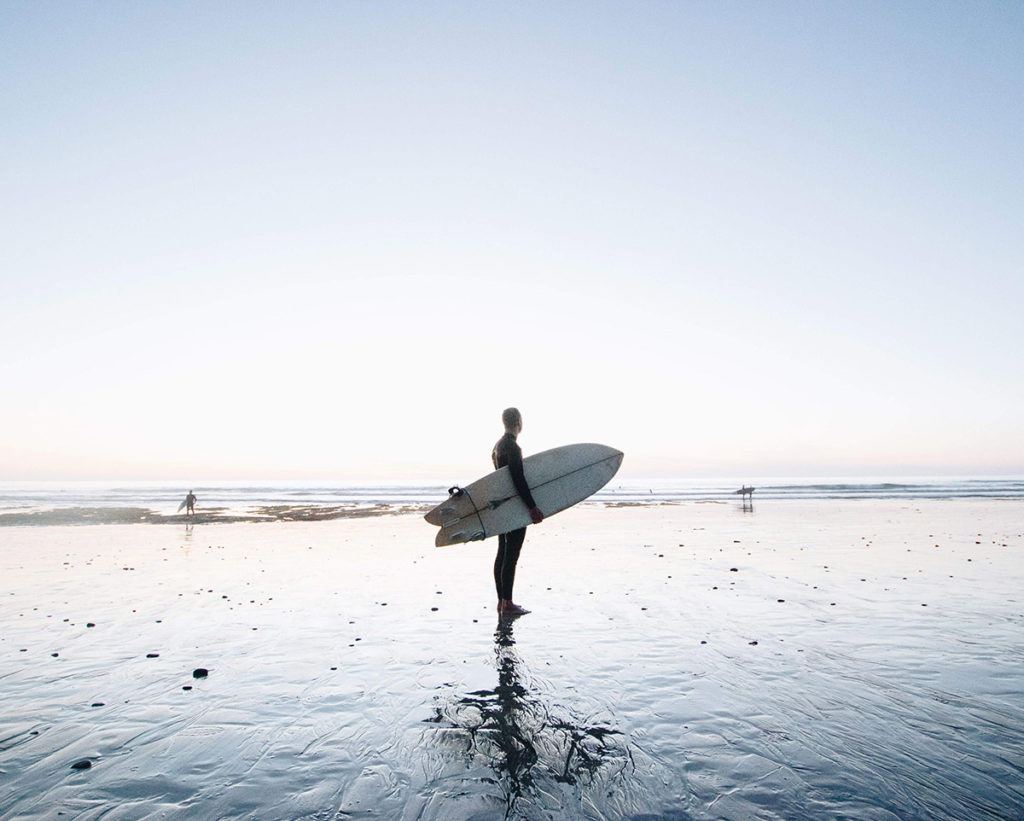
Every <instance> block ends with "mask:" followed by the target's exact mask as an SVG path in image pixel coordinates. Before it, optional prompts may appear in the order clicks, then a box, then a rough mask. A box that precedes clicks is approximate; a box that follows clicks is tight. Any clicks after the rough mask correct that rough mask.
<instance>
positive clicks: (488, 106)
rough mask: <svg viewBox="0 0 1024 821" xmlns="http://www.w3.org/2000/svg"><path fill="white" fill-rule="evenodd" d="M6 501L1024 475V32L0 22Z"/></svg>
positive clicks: (770, 6)
mask: <svg viewBox="0 0 1024 821" xmlns="http://www.w3.org/2000/svg"><path fill="white" fill-rule="evenodd" d="M0 78H2V83H0V123H2V126H0V286H2V289H3V291H2V293H3V299H2V302H0V344H2V345H3V349H4V351H5V356H4V357H3V359H2V361H0V384H2V385H3V401H2V402H0V479H30V478H88V477H96V478H142V477H146V478H179V477H180V478H182V479H188V478H197V479H198V478H209V479H215V478H246V477H280V478H287V477H310V478H359V477H364V476H394V477H420V476H430V477H434V476H437V477H441V478H445V477H447V476H449V475H451V474H453V473H456V474H458V475H457V476H456V477H455V478H457V479H460V480H463V479H466V478H468V477H467V476H466V475H465V474H466V472H469V471H477V469H478V468H479V469H480V470H482V469H484V468H486V465H487V455H488V452H489V449H490V445H491V444H492V442H493V440H494V439H495V438H496V437H497V435H498V434H499V433H500V422H499V415H500V412H501V409H502V408H503V407H505V406H506V405H509V404H517V405H518V406H519V407H520V408H521V409H522V410H523V413H524V415H525V420H526V426H525V429H524V432H523V435H522V440H521V441H522V443H523V446H524V449H525V450H526V451H527V452H530V451H534V450H540V449H543V448H545V447H551V446H555V445H558V444H564V443H566V442H572V441H599V442H604V443H606V444H610V445H613V446H616V447H619V448H621V449H622V450H624V451H625V452H626V454H627V459H626V462H625V464H624V466H623V472H624V474H625V475H633V476H640V475H648V474H654V473H661V474H676V475H681V476H686V475H691V476H710V475H734V476H737V477H755V476H758V475H766V474H775V475H778V474H792V475H817V474H864V473H893V474H895V473H901V472H909V473H921V472H936V473H951V472H952V473H995V472H1011V473H1024V426H1022V425H1021V423H1020V418H1021V409H1022V408H1024V379H1022V376H1021V374H1022V372H1024V368H1022V364H1024V362H1022V360H1024V355H1022V351H1024V330H1022V326H1024V323H1022V322H1021V311H1022V306H1024V277H1022V271H1024V264H1022V263H1024V230H1022V218H1024V151H1022V146H1024V6H1022V5H1021V4H1019V3H1016V2H1012V3H1011V2H1006V3H983V2H978V3H957V4H953V3H938V2H927V3H898V4H897V3H888V2H885V3H867V2H857V3H853V2H851V3H810V2H808V3H764V2H751V3H711V2H708V3H659V2H645V3H600V2H585V3H584V2H580V3H508V4H497V3H470V2H465V3H370V2H334V3H326V2H324V3H304V2H298V3H287V4H286V3H273V4H272V3H249V2H247V3H217V4H205V3H194V4H190V3H160V4H157V3H129V2H124V3H106V2H97V3H90V4H72V3H19V4H4V5H2V6H0Z"/></svg>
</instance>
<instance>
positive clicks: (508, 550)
mask: <svg viewBox="0 0 1024 821" xmlns="http://www.w3.org/2000/svg"><path fill="white" fill-rule="evenodd" d="M501 421H502V424H503V425H504V426H505V435H504V436H502V437H501V438H500V439H499V440H498V442H497V444H496V445H495V446H494V450H493V451H491V461H492V462H493V463H494V468H495V470H497V469H498V468H503V467H506V466H507V467H508V471H509V473H510V474H511V475H512V484H514V485H515V488H516V492H517V493H518V494H519V497H520V498H521V499H522V500H523V503H524V504H525V505H526V507H527V509H529V511H530V520H531V521H532V522H533V523H534V524H535V525H536V524H540V523H541V521H543V519H544V514H543V513H541V512H540V510H538V508H537V503H536V502H534V501H533V496H532V495H531V493H530V487H529V485H527V484H526V476H525V475H524V474H523V451H522V450H521V449H520V448H519V445H518V443H517V442H516V437H517V436H518V435H519V432H520V431H521V430H522V429H523V417H522V414H520V413H519V410H518V409H517V408H506V409H505V410H504V411H502V413H501ZM525 539H526V528H525V527H521V528H519V529H518V530H512V531H510V532H508V533H502V534H501V535H500V536H498V555H497V556H495V557H494V586H495V587H496V588H497V591H498V612H499V613H501V614H503V615H509V616H521V615H523V614H524V613H528V612H529V611H528V610H525V609H524V608H522V607H520V606H519V605H518V604H514V603H513V601H512V585H513V584H514V583H515V580H516V563H517V562H518V561H519V551H520V550H521V549H522V547H523V541H524V540H525Z"/></svg>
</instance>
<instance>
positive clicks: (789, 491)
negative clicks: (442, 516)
mask: <svg viewBox="0 0 1024 821" xmlns="http://www.w3.org/2000/svg"><path fill="white" fill-rule="evenodd" d="M742 485H746V486H747V487H754V488H755V490H754V492H753V494H752V497H751V500H752V502H753V503H757V502H762V501H785V500H812V499H848V500H852V499H908V500H913V499H1024V477H1021V476H1004V477H927V478H923V477H901V478H893V477H886V478H878V477H857V478H845V479H835V478H824V479H823V478H762V479H759V480H758V479H755V480H746V481H744V482H737V481H730V480H723V479H691V478H686V479H665V478H658V479H643V478H638V479H622V480H613V481H612V483H611V484H609V485H608V486H607V487H606V488H604V489H603V490H601V491H599V492H598V493H597V494H595V495H594V496H592V497H591V499H590V500H589V501H588V503H590V504H630V505H658V504H674V503H682V502H736V503H737V504H739V503H740V500H741V497H740V496H739V495H738V490H739V488H740V487H741V486H742ZM449 486H450V483H449V482H443V481H440V480H438V481H424V480H419V481H403V480H386V481H382V480H374V481H345V482H340V481H339V482H332V481H299V480H288V481H273V480H267V481H243V482H238V481H234V482H232V481H217V482H196V483H195V484H193V485H191V486H190V485H185V484H183V483H178V482H174V483H171V482H165V481H133V482H109V481H76V482H11V481H8V482H0V526H5V525H6V526H13V525H47V524H114V523H119V524H125V523H132V522H138V523H156V524H159V523H164V522H168V521H176V520H177V518H178V516H179V515H180V514H178V512H177V511H178V505H179V504H180V503H181V501H182V500H183V499H184V497H185V494H186V493H187V492H188V491H189V490H190V489H191V490H193V491H194V493H195V494H196V496H197V498H198V502H197V505H196V512H197V514H199V515H200V516H201V518H202V520H203V521H224V522H240V521H289V520H297V519H298V520H307V521H308V520H317V519H331V518H337V517H340V516H350V515H352V514H353V513H357V514H364V515H374V514H388V513H396V512H405V511H408V510H410V509H420V508H422V509H427V508H429V507H432V506H433V505H435V504H438V503H440V502H441V501H443V500H444V499H445V497H446V496H447V493H448V488H449Z"/></svg>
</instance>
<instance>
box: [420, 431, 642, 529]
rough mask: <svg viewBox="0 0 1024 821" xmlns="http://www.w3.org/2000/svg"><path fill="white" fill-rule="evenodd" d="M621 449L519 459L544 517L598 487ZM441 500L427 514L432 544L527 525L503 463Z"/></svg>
mask: <svg viewBox="0 0 1024 821" xmlns="http://www.w3.org/2000/svg"><path fill="white" fill-rule="evenodd" d="M622 456H623V454H622V451H619V450H615V448H610V447H608V446H607V445H595V444H580V445H563V446H562V447H559V448H552V449H551V450H545V451H542V452H541V453H535V454H533V455H532V456H527V457H526V458H525V459H523V474H524V475H525V476H526V484H527V485H529V487H530V493H531V494H532V495H533V500H534V501H535V502H536V503H537V507H539V508H540V512H541V513H543V514H544V516H545V517H548V516H553V515H554V514H556V513H558V512H559V511H561V510H565V509H566V508H567V507H572V506H573V505H575V504H578V503H579V502H582V501H583V500H584V499H586V498H587V497H588V496H591V495H592V494H594V493H596V492H597V491H599V490H600V489H601V488H603V487H604V486H605V485H606V484H608V481H609V480H610V479H611V478H612V476H614V475H615V473H616V471H618V469H619V465H621V464H622ZM449 494H450V495H449V497H448V499H447V500H446V501H444V502H442V503H441V504H439V505H438V506H437V507H435V508H434V509H433V510H431V511H430V512H429V513H427V515H426V516H424V517H423V518H424V519H426V520H427V521H428V522H429V523H430V524H432V525H436V526H437V527H440V528H441V530H440V531H439V532H438V534H437V538H436V539H435V541H434V544H435V545H436V546H437V547H443V546H444V545H450V544H460V543H462V542H474V541H477V540H479V539H486V538H487V537H488V536H497V535H499V534H501V533H508V532H509V531H510V530H516V529H517V528H520V527H526V526H527V525H528V524H530V512H529V511H528V510H527V509H526V505H525V504H524V503H523V500H522V499H520V498H519V494H518V493H517V492H516V489H515V485H513V484H512V475H511V474H510V473H509V470H508V468H507V467H504V468H501V469H500V470H496V471H494V472H493V473H489V474H487V475H486V476H484V477H483V478H482V479H477V480H476V481H475V482H473V483H472V484H470V485H466V487H463V488H452V489H451V490H450V491H449Z"/></svg>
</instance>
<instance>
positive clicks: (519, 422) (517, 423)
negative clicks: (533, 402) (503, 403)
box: [501, 408, 523, 436]
mask: <svg viewBox="0 0 1024 821" xmlns="http://www.w3.org/2000/svg"><path fill="white" fill-rule="evenodd" d="M501 423H502V424H503V425H504V426H505V432H506V433H511V434H512V435H513V436H515V435H517V434H518V433H519V431H521V430H522V429H523V415H522V414H521V413H520V412H519V408H505V410H503V411H502V412H501Z"/></svg>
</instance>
